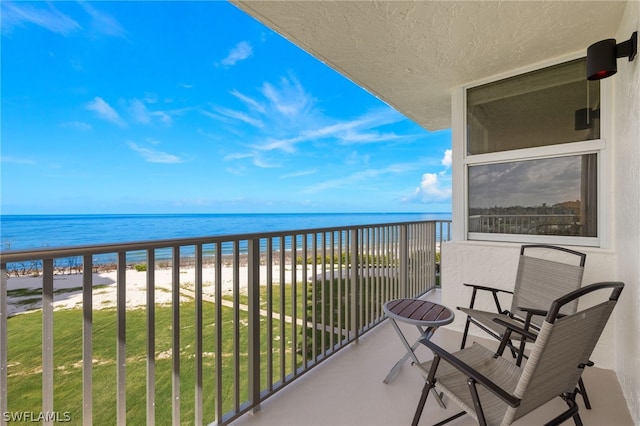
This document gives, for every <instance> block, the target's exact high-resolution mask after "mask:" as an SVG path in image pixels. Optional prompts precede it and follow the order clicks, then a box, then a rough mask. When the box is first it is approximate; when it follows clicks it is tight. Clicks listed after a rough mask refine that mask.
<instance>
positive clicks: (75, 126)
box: [60, 121, 93, 130]
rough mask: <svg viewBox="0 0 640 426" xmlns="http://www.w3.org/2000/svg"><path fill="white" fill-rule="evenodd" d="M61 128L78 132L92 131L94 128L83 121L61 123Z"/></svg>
mask: <svg viewBox="0 0 640 426" xmlns="http://www.w3.org/2000/svg"><path fill="white" fill-rule="evenodd" d="M60 127H64V128H70V129H78V130H91V129H92V128H93V127H92V126H91V124H88V123H85V122H82V121H67V122H65V123H61V124H60Z"/></svg>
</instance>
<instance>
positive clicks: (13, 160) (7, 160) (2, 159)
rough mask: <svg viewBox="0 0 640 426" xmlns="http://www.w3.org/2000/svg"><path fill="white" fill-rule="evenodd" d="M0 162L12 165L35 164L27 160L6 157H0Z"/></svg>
mask: <svg viewBox="0 0 640 426" xmlns="http://www.w3.org/2000/svg"><path fill="white" fill-rule="evenodd" d="M0 162H3V163H13V164H35V161H33V160H31V159H29V158H19V157H11V156H6V155H3V156H0Z"/></svg>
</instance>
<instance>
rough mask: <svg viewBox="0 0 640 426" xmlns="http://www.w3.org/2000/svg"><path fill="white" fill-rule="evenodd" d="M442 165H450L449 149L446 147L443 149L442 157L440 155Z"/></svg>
mask: <svg viewBox="0 0 640 426" xmlns="http://www.w3.org/2000/svg"><path fill="white" fill-rule="evenodd" d="M442 165H443V166H445V167H447V168H448V167H451V150H450V149H447V150H445V151H444V157H442Z"/></svg>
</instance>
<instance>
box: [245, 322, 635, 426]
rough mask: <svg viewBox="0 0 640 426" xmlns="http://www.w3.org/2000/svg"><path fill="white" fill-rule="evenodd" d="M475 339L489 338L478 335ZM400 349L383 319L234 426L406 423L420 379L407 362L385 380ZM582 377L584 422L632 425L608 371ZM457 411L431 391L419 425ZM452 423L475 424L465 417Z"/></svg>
mask: <svg viewBox="0 0 640 426" xmlns="http://www.w3.org/2000/svg"><path fill="white" fill-rule="evenodd" d="M401 327H402V328H403V330H405V331H406V333H407V335H408V336H411V338H412V339H415V338H417V337H418V333H417V331H416V330H415V327H412V326H406V325H404V326H403V325H401ZM461 337H462V335H461V333H458V332H455V331H451V330H447V329H446V328H442V329H440V330H438V331H437V332H436V334H435V336H434V340H435V341H437V342H438V343H439V344H441V345H442V346H443V347H445V348H447V349H449V350H456V348H457V347H458V346H459V344H460V340H461ZM474 340H476V341H482V342H483V343H485V344H487V345H493V342H489V341H485V340H483V339H474ZM491 347H493V346H491ZM417 353H418V358H419V359H420V360H427V359H429V358H431V354H430V352H428V351H427V349H426V348H419V350H418V352H417ZM402 354H403V348H402V344H401V343H400V340H399V339H398V336H397V335H396V334H395V332H394V330H393V328H392V326H391V324H390V323H389V322H388V321H385V322H384V323H383V324H381V325H380V326H378V327H376V329H374V330H372V331H371V332H369V333H368V334H367V335H365V336H363V337H362V338H361V339H360V343H359V344H357V345H352V346H350V347H348V348H346V349H344V350H343V351H342V352H341V353H339V354H337V355H336V356H334V357H333V358H332V359H329V360H327V361H326V362H324V363H323V364H322V365H320V366H318V367H317V368H315V369H314V370H312V371H311V372H309V373H307V374H306V376H305V377H302V378H300V379H299V380H298V381H297V383H294V384H292V385H291V386H289V387H288V388H286V389H284V390H282V391H280V392H279V393H277V394H276V395H274V396H273V397H271V398H270V399H269V400H267V401H266V402H265V403H263V405H262V410H261V411H259V412H258V413H256V414H248V415H245V416H243V417H241V418H239V419H238V420H236V421H235V422H234V425H292V426H293V425H295V426H304V425H313V426H321V425H336V426H349V425H381V426H382V425H385V426H388V425H409V424H410V423H411V419H412V417H413V413H414V410H415V407H416V405H417V403H418V398H419V396H420V391H421V389H422V386H423V384H424V382H423V380H422V377H421V376H420V374H419V373H418V372H417V371H415V370H414V369H413V368H412V367H411V366H410V365H409V363H407V364H405V366H404V367H403V368H402V369H401V370H400V372H399V373H398V375H397V376H396V377H395V379H394V380H393V381H392V382H391V383H389V384H384V383H382V380H383V379H384V377H385V376H386V374H387V373H388V371H389V369H390V368H391V367H392V366H393V364H395V362H396V361H397V360H398V359H399V358H400V357H401V356H402ZM583 377H584V379H585V383H586V386H587V390H588V392H589V397H590V399H591V404H592V406H593V409H592V410H587V409H585V408H584V404H583V403H582V399H581V398H580V397H578V402H579V404H580V416H581V417H582V420H583V423H584V424H585V426H589V425H592V426H601V425H609V426H626V425H633V421H632V419H631V416H630V414H629V410H628V408H627V406H626V403H625V400H624V397H623V396H622V391H621V389H620V385H619V383H618V380H617V378H616V375H615V373H614V372H613V371H611V370H603V369H599V368H595V367H594V368H588V369H586V371H585V373H584V376H583ZM445 402H446V401H445ZM565 407H566V406H565V404H564V402H562V401H561V400H560V399H559V398H558V399H557V400H555V401H552V402H550V403H548V404H547V405H546V406H544V407H543V408H541V409H539V410H536V411H534V412H533V413H530V414H529V415H528V416H526V417H524V418H522V419H520V420H519V421H518V422H517V423H515V424H516V425H540V424H542V423H544V422H545V421H548V420H550V419H552V418H553V417H554V416H555V415H556V414H558V413H560V412H561V411H563V410H564V409H565ZM455 412H457V411H456V408H455V407H451V408H450V409H447V410H444V409H442V408H440V407H439V406H438V404H437V403H436V402H435V400H434V399H433V398H429V400H428V401H427V405H426V406H425V411H424V412H423V414H422V418H421V422H420V424H423V425H428V424H433V423H437V422H438V421H440V420H442V419H445V418H447V417H449V416H451V415H453V414H455ZM450 424H451V425H452V426H456V425H473V424H476V423H475V422H474V420H473V419H472V418H470V417H468V416H463V417H462V418H460V419H457V420H455V421H453V422H451V423H450ZM566 424H573V422H572V421H569V422H566Z"/></svg>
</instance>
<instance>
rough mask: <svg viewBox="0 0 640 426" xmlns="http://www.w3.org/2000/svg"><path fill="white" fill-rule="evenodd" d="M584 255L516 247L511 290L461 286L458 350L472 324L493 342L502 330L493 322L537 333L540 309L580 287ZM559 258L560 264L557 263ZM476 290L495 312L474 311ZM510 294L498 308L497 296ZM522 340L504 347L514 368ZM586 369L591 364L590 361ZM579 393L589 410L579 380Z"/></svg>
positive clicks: (537, 246) (568, 311)
mask: <svg viewBox="0 0 640 426" xmlns="http://www.w3.org/2000/svg"><path fill="white" fill-rule="evenodd" d="M540 249H542V250H544V251H549V250H551V251H553V252H554V253H553V254H554V256H553V257H554V258H555V257H557V258H558V259H557V260H550V259H548V258H544V259H543V258H541V257H537V256H534V255H533V254H535V253H536V251H539V250H540ZM586 257H587V255H586V254H584V253H581V252H578V251H575V250H571V249H568V248H564V247H558V246H551V245H544V244H529V245H523V246H521V247H520V258H519V261H518V270H517V273H516V280H515V285H514V288H513V291H507V290H502V289H498V288H493V287H487V286H480V285H474V284H464V285H465V286H468V287H472V288H473V292H472V294H471V301H470V303H469V307H468V308H465V307H458V309H459V310H461V311H462V312H464V313H465V314H467V321H466V324H465V327H464V333H463V335H462V343H461V345H460V349H464V347H465V344H466V341H467V336H468V333H469V326H470V324H472V323H473V324H475V325H476V326H478V327H479V328H480V329H482V330H483V331H485V332H486V333H488V334H490V335H491V336H493V337H494V338H495V339H497V340H501V339H502V335H503V333H504V332H505V327H503V326H501V325H499V324H498V323H496V322H495V321H494V320H495V319H496V318H500V319H502V320H503V321H506V322H508V323H511V324H514V325H517V326H519V327H522V328H524V329H525V330H529V329H531V330H532V331H536V330H539V328H540V325H541V324H542V320H543V319H544V315H539V312H540V310H544V309H547V307H548V306H549V305H550V304H551V302H552V301H553V300H555V299H557V298H558V297H560V296H563V295H565V294H567V293H569V292H571V291H573V290H575V289H578V288H580V286H581V285H582V276H583V272H584V264H585V260H586ZM560 258H562V260H563V261H562V262H561V261H559V260H560ZM478 291H485V292H490V293H491V295H492V296H493V301H494V303H495V311H483V310H478V309H474V304H475V302H476V296H477V295H478ZM500 293H505V294H512V295H513V297H512V298H511V307H510V308H509V309H504V310H503V309H502V307H501V305H500V300H499V297H498V296H499V294H500ZM577 308H578V304H577V302H575V303H571V304H568V305H567V306H564V307H563V308H562V312H561V313H562V314H565V315H566V314H571V313H573V312H575V311H576V309H577ZM525 345H526V338H520V345H519V347H517V348H516V347H515V346H514V344H513V342H511V341H508V342H507V346H508V347H509V349H510V350H511V353H512V354H513V357H514V358H517V359H516V365H520V364H521V362H522V358H523V357H525V355H524V348H525ZM589 365H590V366H592V365H593V363H592V362H591V363H590V364H589ZM579 388H580V393H581V394H582V397H583V399H584V403H585V406H586V407H587V408H588V409H591V402H590V401H589V397H588V395H587V391H586V389H585V386H584V383H583V382H582V380H580V383H579Z"/></svg>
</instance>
